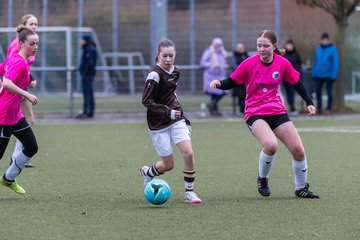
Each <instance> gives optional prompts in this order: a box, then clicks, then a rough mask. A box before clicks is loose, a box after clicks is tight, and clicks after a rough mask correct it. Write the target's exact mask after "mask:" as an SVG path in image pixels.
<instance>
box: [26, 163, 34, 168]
mask: <svg viewBox="0 0 360 240" xmlns="http://www.w3.org/2000/svg"><path fill="white" fill-rule="evenodd" d="M25 167H26V168H34V167H35V165H34V164H31V163H25Z"/></svg>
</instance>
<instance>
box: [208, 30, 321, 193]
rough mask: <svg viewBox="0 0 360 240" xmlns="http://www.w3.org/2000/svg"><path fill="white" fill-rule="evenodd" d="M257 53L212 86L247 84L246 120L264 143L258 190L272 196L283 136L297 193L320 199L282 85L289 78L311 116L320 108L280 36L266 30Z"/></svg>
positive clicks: (263, 32) (214, 81) (225, 86)
mask: <svg viewBox="0 0 360 240" xmlns="http://www.w3.org/2000/svg"><path fill="white" fill-rule="evenodd" d="M256 42H257V52H258V53H257V54H256V55H254V56H252V57H250V58H248V59H246V60H244V61H243V62H242V63H241V64H240V65H239V66H238V67H237V68H236V69H235V71H234V72H233V73H232V74H231V76H230V78H227V79H224V80H221V81H219V80H213V81H212V82H211V83H210V87H211V88H220V89H223V90H227V89H231V88H233V87H234V86H235V85H241V84H245V86H246V99H245V117H244V118H245V121H246V123H247V125H248V127H249V129H250V130H251V132H252V134H253V135H254V136H255V137H256V138H257V139H258V141H259V142H260V144H261V146H262V151H261V153H260V156H259V171H258V179H257V184H258V191H259V193H260V194H261V195H262V196H266V197H267V196H270V188H269V184H268V180H269V176H270V169H271V166H272V163H273V161H274V160H275V154H276V151H277V149H278V141H277V139H279V140H280V141H281V142H282V143H283V144H284V145H285V147H286V148H287V149H288V150H289V152H290V153H291V155H292V158H293V160H292V165H293V172H294V179H295V195H296V196H298V197H303V198H319V196H318V195H316V194H315V193H313V192H311V191H310V190H309V184H308V183H307V169H308V166H307V159H306V154H305V150H304V146H303V144H302V141H301V138H300V136H299V134H298V132H297V130H296V128H295V126H294V124H293V123H292V121H291V120H290V118H289V116H288V114H287V112H286V109H285V106H284V104H283V102H282V100H281V98H280V95H279V91H278V89H279V86H280V84H281V82H282V81H287V82H289V83H290V84H291V85H293V86H294V88H295V89H296V91H297V92H298V93H299V94H300V96H301V97H302V98H303V99H304V100H305V102H306V105H307V110H308V112H309V115H310V116H311V115H315V114H316V108H315V107H314V103H313V102H312V100H311V98H310V96H309V94H308V92H307V90H306V89H305V87H304V85H303V84H302V83H301V81H300V74H299V73H298V72H297V71H296V70H295V69H294V68H293V67H292V65H291V64H290V62H289V61H288V60H286V59H285V58H283V57H282V56H280V55H281V54H282V55H283V54H284V53H285V51H284V50H283V49H281V50H280V49H278V47H277V40H276V35H275V33H274V32H273V31H270V30H264V31H262V32H260V34H259V35H258V37H257V41H256Z"/></svg>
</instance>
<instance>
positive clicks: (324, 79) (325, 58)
mask: <svg viewBox="0 0 360 240" xmlns="http://www.w3.org/2000/svg"><path fill="white" fill-rule="evenodd" d="M338 72H339V55H338V51H337V49H336V47H335V45H334V44H333V43H331V42H330V37H329V34H327V33H323V34H322V35H321V40H320V46H318V47H317V49H316V52H315V57H314V64H313V69H312V76H313V78H314V80H315V82H316V100H317V108H318V110H319V113H322V87H323V84H324V83H325V84H326V91H327V96H328V100H327V107H326V110H325V112H324V113H326V114H329V113H331V110H332V103H333V83H334V82H335V81H336V78H337V75H338Z"/></svg>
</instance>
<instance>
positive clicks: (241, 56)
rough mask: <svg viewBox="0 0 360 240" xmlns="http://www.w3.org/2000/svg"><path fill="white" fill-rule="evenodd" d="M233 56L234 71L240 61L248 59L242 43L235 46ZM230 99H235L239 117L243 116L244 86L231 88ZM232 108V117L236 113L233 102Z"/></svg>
mask: <svg viewBox="0 0 360 240" xmlns="http://www.w3.org/2000/svg"><path fill="white" fill-rule="evenodd" d="M233 55H234V62H235V65H236V66H234V69H235V68H237V66H239V65H240V63H242V61H244V60H245V59H247V58H248V57H249V54H248V52H247V51H246V48H245V45H244V44H243V43H238V44H237V45H236V48H235V50H234V52H233ZM232 97H233V99H234V100H235V98H237V99H238V106H239V110H240V115H243V114H244V111H245V97H246V88H245V84H242V85H240V86H238V85H236V86H235V87H234V88H233V91H232ZM233 106H234V111H233V112H234V115H235V113H236V110H235V106H236V105H235V101H234V102H233Z"/></svg>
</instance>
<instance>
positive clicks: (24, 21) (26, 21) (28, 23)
mask: <svg viewBox="0 0 360 240" xmlns="http://www.w3.org/2000/svg"><path fill="white" fill-rule="evenodd" d="M21 26H23V27H26V28H29V29H31V30H33V31H36V30H37V28H38V21H37V18H36V17H35V16H34V15H32V14H26V15H24V16H23V17H22V18H21V20H20V24H19V25H18V28H19V27H21ZM19 51H20V44H19V38H18V37H16V38H15V39H14V40H13V41H12V42H11V43H10V45H9V48H8V52H7V57H10V56H12V55H13V54H16V53H18V52H19ZM34 62H35V56H30V57H29V58H28V59H27V63H28V65H29V66H31V65H32V64H33V63H34ZM29 85H30V87H32V88H34V87H36V85H37V81H36V80H35V79H33V77H32V75H31V74H30V83H29ZM21 111H22V113H23V114H24V117H25V119H26V121H27V122H28V123H29V124H30V126H33V124H34V113H33V110H32V104H31V102H29V101H27V100H26V99H23V100H22V101H21ZM22 149H23V146H22V144H21V142H20V141H19V140H16V144H15V149H14V152H13V154H12V156H13V157H14V156H15V155H16V154H17V152H19V151H21V150H22ZM13 157H12V158H13ZM10 162H11V161H10ZM25 167H34V165H33V164H31V163H27V164H26V165H25Z"/></svg>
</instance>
